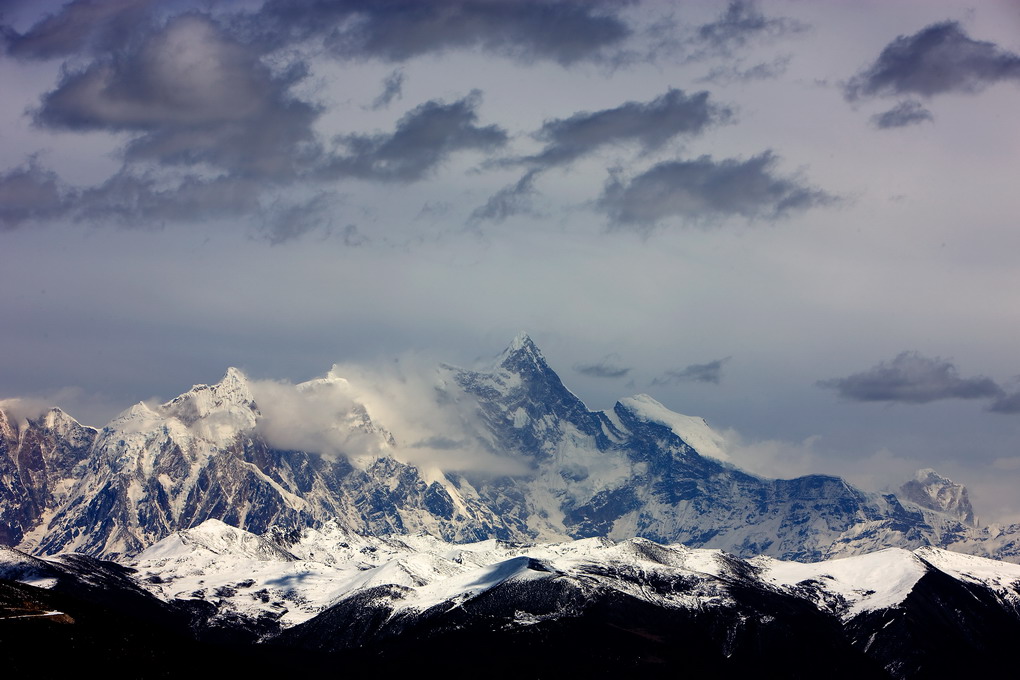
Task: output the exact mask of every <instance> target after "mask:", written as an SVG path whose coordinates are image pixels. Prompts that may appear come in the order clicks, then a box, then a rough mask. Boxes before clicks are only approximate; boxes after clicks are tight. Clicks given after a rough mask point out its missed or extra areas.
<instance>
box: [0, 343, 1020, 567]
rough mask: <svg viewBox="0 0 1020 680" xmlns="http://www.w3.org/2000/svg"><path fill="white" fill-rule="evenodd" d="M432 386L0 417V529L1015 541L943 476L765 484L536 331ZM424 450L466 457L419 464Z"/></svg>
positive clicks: (1013, 553)
mask: <svg viewBox="0 0 1020 680" xmlns="http://www.w3.org/2000/svg"><path fill="white" fill-rule="evenodd" d="M428 381H429V385H428V392H427V398H426V399H427V400H428V401H430V402H431V405H430V408H432V409H433V412H434V413H435V414H440V415H441V417H440V416H438V415H437V416H435V417H434V418H433V420H434V421H436V422H433V423H432V424H431V427H432V430H429V431H428V432H426V433H425V434H422V433H421V432H416V433H414V436H411V435H410V434H408V433H407V432H404V431H402V430H401V429H400V428H399V427H397V425H398V424H397V423H394V422H388V421H387V418H390V419H391V420H392V418H393V411H394V410H395V409H393V408H390V409H387V408H385V404H380V403H379V402H378V400H376V401H374V402H373V401H372V400H368V399H365V398H363V396H362V395H360V394H359V392H358V390H359V388H358V386H357V385H354V384H352V383H349V382H348V381H347V380H346V379H345V378H344V377H343V376H342V375H339V374H337V371H336V369H334V371H331V372H330V373H329V374H328V375H327V376H326V377H325V378H322V379H318V380H314V381H310V382H308V383H303V384H301V385H298V386H296V387H293V386H292V387H293V394H291V396H290V397H288V399H289V401H288V404H289V407H288V409H289V410H286V418H282V417H281V416H280V415H279V414H280V412H281V411H282V410H283V409H282V408H281V405H280V402H279V401H278V397H277V395H278V394H282V393H279V392H274V391H273V390H267V389H266V388H265V387H264V386H263V387H262V388H261V389H255V388H256V385H255V384H254V383H252V382H251V381H249V380H248V379H247V378H246V377H245V376H244V374H242V373H241V372H240V371H238V370H237V369H233V368H232V369H229V370H228V371H227V373H226V375H224V377H223V379H222V380H221V381H220V382H219V383H217V384H215V385H211V386H210V385H196V386H195V387H193V388H192V389H191V390H189V391H188V392H186V393H184V394H182V395H181V396H179V397H177V398H175V399H173V400H171V401H169V402H167V403H165V404H162V405H148V404H144V403H139V404H137V405H135V406H133V407H131V408H130V409H128V410H127V411H125V412H124V413H122V414H121V415H120V416H118V417H117V418H115V419H114V420H113V421H111V422H110V423H109V424H107V425H106V426H105V427H104V428H103V429H102V430H99V431H96V430H92V429H89V428H84V427H82V426H81V425H78V424H77V423H75V422H74V421H73V420H71V419H70V418H69V417H67V416H66V415H64V414H62V413H60V412H59V411H51V412H50V413H49V414H47V415H45V416H44V417H43V418H41V419H37V420H34V421H27V422H23V423H20V424H19V423H12V422H11V419H8V418H6V417H4V418H3V419H0V447H2V448H0V485H3V490H4V493H3V495H2V497H0V517H2V518H3V520H4V522H5V524H4V527H3V529H2V531H3V532H4V533H3V535H2V536H0V540H2V541H3V542H5V543H7V544H9V545H18V546H21V547H22V548H24V549H26V550H29V551H31V552H34V553H36V554H53V553H57V552H61V551H69V550H74V551H79V552H82V553H86V554H90V555H95V556H106V557H114V556H130V555H135V554H138V553H140V552H141V551H143V550H145V549H146V548H147V547H149V546H151V545H152V544H154V543H156V542H157V541H159V540H160V539H162V538H164V537H166V536H168V535H170V534H171V533H173V532H175V531H177V530H180V529H187V528H189V527H195V526H197V525H199V524H201V523H202V522H205V521H206V520H209V519H217V520H221V521H222V522H224V523H226V524H228V525H231V526H234V527H236V528H239V529H243V530H246V531H249V532H252V533H255V534H263V533H265V532H267V531H268V530H269V529H270V528H271V527H276V528H277V530H284V531H292V530H300V529H302V528H304V527H311V528H317V527H322V526H325V525H327V524H331V523H337V524H338V525H339V526H341V527H343V528H344V529H345V530H347V531H350V532H353V533H358V534H365V535H401V534H414V533H418V532H425V533H427V534H430V535H432V536H435V537H437V538H440V539H442V540H446V541H453V542H475V541H480V540H486V539H490V538H496V539H500V540H508V541H518V542H521V541H525V542H526V541H535V540H540V541H562V540H566V539H578V538H589V537H607V538H611V539H614V540H624V539H629V538H633V537H644V538H647V539H650V540H654V541H657V542H660V543H669V544H672V543H684V544H686V545H688V546H691V547H707V548H720V549H725V550H727V551H730V552H732V553H734V554H737V555H741V556H748V557H749V556H753V555H758V554H764V555H769V556H772V557H776V558H781V559H796V560H808V561H810V560H821V559H826V558H830V557H835V556H846V555H855V554H860V553H865V552H872V551H874V550H877V549H880V548H884V547H889V546H897V547H901V548H906V549H915V548H919V547H922V546H926V545H933V546H940V547H953V548H954V549H960V550H966V551H970V552H974V553H976V554H982V555H987V556H992V557H999V558H1016V557H1017V556H1018V555H1020V550H1017V547H1018V546H1017V543H1016V541H1015V537H1016V536H1017V535H1020V531H1014V529H1015V528H1006V529H999V530H997V531H996V532H992V531H991V530H988V529H984V528H979V527H974V526H972V524H973V516H972V511H970V509H969V508H970V506H969V501H968V500H967V497H966V492H965V490H962V487H959V485H953V483H952V482H950V481H949V480H943V481H942V482H938V483H936V482H937V480H936V481H935V482H931V481H926V482H924V483H922V482H921V481H918V482H917V485H918V488H917V489H915V488H914V487H913V486H910V487H909V488H907V487H905V489H906V491H905V492H904V493H903V494H901V495H900V496H896V495H893V494H885V495H879V494H868V493H864V492H862V491H860V490H858V489H856V488H854V487H852V486H851V485H849V484H847V483H846V482H845V481H843V480H841V479H839V478H836V477H829V476H821V475H812V476H807V477H801V478H797V479H792V480H773V479H764V478H761V477H758V476H755V475H752V474H748V473H745V472H743V471H741V470H740V469H738V468H736V467H734V466H733V465H731V464H729V463H728V462H726V460H725V446H724V443H723V441H722V439H721V437H719V435H718V434H716V433H714V432H713V431H712V430H711V428H709V427H708V425H707V424H706V423H705V422H704V421H703V420H701V419H699V418H693V417H689V416H682V415H680V414H676V413H673V412H671V411H669V410H668V409H667V408H666V407H665V406H663V405H662V404H659V403H658V402H656V401H655V400H654V399H652V398H651V397H649V396H647V395H637V396H634V397H629V398H624V399H621V400H620V401H619V402H617V404H616V405H615V407H614V408H612V409H609V410H606V411H591V410H589V409H588V408H587V407H586V406H585V405H584V403H582V402H581V401H580V400H579V399H578V398H577V397H576V396H575V395H574V394H573V393H571V392H570V391H569V390H568V389H567V388H566V387H565V386H564V385H563V383H562V382H561V380H560V378H559V376H557V374H556V373H555V372H554V371H553V370H552V368H551V367H550V366H549V365H548V363H547V362H546V360H545V358H544V357H543V356H542V353H541V352H540V351H539V349H538V348H537V347H536V346H535V344H534V343H533V342H532V340H531V339H530V338H529V337H528V336H527V335H524V334H521V335H520V336H518V337H517V338H515V339H514V341H513V342H512V343H511V344H510V346H509V347H508V348H507V349H506V350H505V351H504V353H503V354H502V355H501V356H500V357H499V358H498V359H497V360H496V361H495V363H494V365H493V366H492V367H491V368H489V369H486V370H467V369H462V368H457V367H453V366H446V365H443V366H440V367H439V368H437V369H436V370H435V371H434V372H433V373H431V374H430V375H429V376H428ZM256 395H257V396H258V399H257V398H256ZM279 399H282V397H279ZM260 402H261V403H260ZM439 421H441V423H440V422H439ZM437 423H439V424H437ZM429 448H431V449H432V450H435V451H440V452H441V453H444V454H447V455H448V456H454V458H446V459H444V458H442V457H436V456H433V457H431V458H428V457H424V458H423V457H422V454H421V451H423V450H426V449H429ZM456 456H460V457H461V458H460V459H456ZM444 460H454V463H451V464H449V465H446V466H445V467H444V463H443V461H444ZM457 460H460V461H461V462H463V460H471V461H474V464H471V465H465V464H456V463H457ZM38 461H41V462H38ZM40 470H41V471H42V472H39V471H40ZM925 479H926V480H928V479H929V478H928V477H926V478H925ZM932 479H934V478H932ZM939 479H941V478H939ZM993 533H994V534H995V535H994V536H993V535H992V534H993Z"/></svg>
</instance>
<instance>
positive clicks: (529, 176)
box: [468, 170, 538, 224]
mask: <svg viewBox="0 0 1020 680" xmlns="http://www.w3.org/2000/svg"><path fill="white" fill-rule="evenodd" d="M537 174H538V171H537V170H529V171H528V172H526V173H525V174H524V176H523V177H521V178H520V179H519V180H517V181H516V182H515V183H514V184H510V185H508V186H505V187H503V188H502V189H500V190H499V191H497V192H496V193H495V194H493V195H492V196H490V197H489V200H488V201H486V203H485V205H483V206H479V207H478V208H475V209H474V211H473V212H472V213H471V216H470V217H469V218H468V224H478V223H480V222H497V223H499V222H503V221H504V220H506V219H507V218H508V217H512V216H514V215H534V214H535V209H534V208H533V207H532V205H531V202H532V199H533V198H534V196H535V194H536V193H537V192H536V191H535V176H536V175H537Z"/></svg>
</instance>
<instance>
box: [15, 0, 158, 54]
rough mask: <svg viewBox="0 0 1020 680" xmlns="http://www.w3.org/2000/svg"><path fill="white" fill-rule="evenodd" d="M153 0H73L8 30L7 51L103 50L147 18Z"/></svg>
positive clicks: (121, 40) (32, 52) (59, 51)
mask: <svg viewBox="0 0 1020 680" xmlns="http://www.w3.org/2000/svg"><path fill="white" fill-rule="evenodd" d="M153 6H154V3H153V0H74V1H73V2H69V3H67V4H66V5H64V6H63V7H61V8H60V11H58V12H57V13H56V14H48V15H46V16H45V17H43V18H42V19H40V20H39V21H38V22H37V23H35V24H34V25H33V26H32V27H31V28H29V29H28V30H27V31H25V32H24V33H17V32H15V31H13V30H11V29H8V30H7V31H6V33H7V36H6V37H7V40H6V42H7V53H8V54H10V55H11V56H14V57H17V58H20V59H54V58H61V57H67V56H70V55H72V54H78V53H81V52H96V53H99V52H105V51H107V50H109V49H110V46H111V45H116V44H120V43H122V42H123V41H124V40H125V38H126V36H131V35H134V34H135V33H136V31H137V29H138V27H139V26H140V25H143V24H145V23H147V22H148V20H149V18H150V13H151V10H152V8H153Z"/></svg>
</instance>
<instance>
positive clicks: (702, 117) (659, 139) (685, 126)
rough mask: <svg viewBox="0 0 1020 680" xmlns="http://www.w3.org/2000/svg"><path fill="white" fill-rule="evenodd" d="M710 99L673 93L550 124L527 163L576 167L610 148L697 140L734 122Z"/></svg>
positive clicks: (650, 146)
mask: <svg viewBox="0 0 1020 680" xmlns="http://www.w3.org/2000/svg"><path fill="white" fill-rule="evenodd" d="M708 98H709V94H708V92H695V93H694V94H690V95H688V94H686V93H684V91H683V90H676V89H672V88H671V89H670V90H668V91H667V92H666V93H665V94H663V95H661V96H659V97H656V98H655V99H653V100H651V101H648V102H633V101H632V102H626V103H625V104H621V105H620V106H617V107H616V108H613V109H604V110H602V111H595V112H582V113H576V114H574V115H573V116H571V117H569V118H559V119H556V120H550V121H546V122H545V123H543V124H542V127H541V129H540V130H539V131H538V132H536V133H535V137H536V138H537V139H539V140H541V141H544V142H545V143H546V146H545V148H544V149H543V150H542V151H541V152H540V153H539V154H537V155H535V156H530V157H527V158H524V159H521V160H522V162H527V163H530V164H533V165H535V166H537V167H540V168H548V167H553V166H556V165H563V164H566V163H571V162H573V161H574V160H576V159H577V158H579V157H581V156H583V155H585V154H588V153H591V152H593V151H595V150H596V149H598V148H599V147H602V146H605V145H608V144H618V143H621V142H637V143H639V144H641V145H642V146H643V147H644V148H645V149H646V150H650V149H654V148H655V147H657V146H660V145H662V144H664V143H665V142H667V141H669V140H670V139H672V138H673V137H676V136H677V135H682V134H683V135H696V134H698V133H700V132H702V131H703V130H704V129H705V128H707V127H709V126H710V125H713V124H716V123H722V122H725V121H727V120H729V119H730V117H731V115H732V112H731V111H730V109H728V108H726V107H724V106H719V105H716V104H714V103H711V102H709V100H708Z"/></svg>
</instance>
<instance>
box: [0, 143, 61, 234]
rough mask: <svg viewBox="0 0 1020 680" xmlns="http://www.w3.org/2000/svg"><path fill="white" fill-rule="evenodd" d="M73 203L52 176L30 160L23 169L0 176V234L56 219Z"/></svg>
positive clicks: (15, 169)
mask: <svg viewBox="0 0 1020 680" xmlns="http://www.w3.org/2000/svg"><path fill="white" fill-rule="evenodd" d="M73 200H74V199H73V195H72V194H71V192H70V191H69V190H67V189H66V188H65V187H63V186H62V185H61V182H60V179H59V178H58V177H57V175H56V174H55V173H53V172H51V171H49V170H46V169H44V168H42V167H40V166H39V165H38V164H37V163H36V162H35V161H34V160H32V161H30V162H29V163H28V165H26V166H25V167H21V168H14V169H13V170H10V171H8V172H6V173H3V174H0V230H7V229H15V228H17V227H20V226H22V225H23V224H24V223H26V222H31V221H35V220H45V219H50V218H54V217H59V216H61V215H63V214H64V213H66V212H67V211H68V210H69V209H70V205H71V203H72V201H73Z"/></svg>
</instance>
